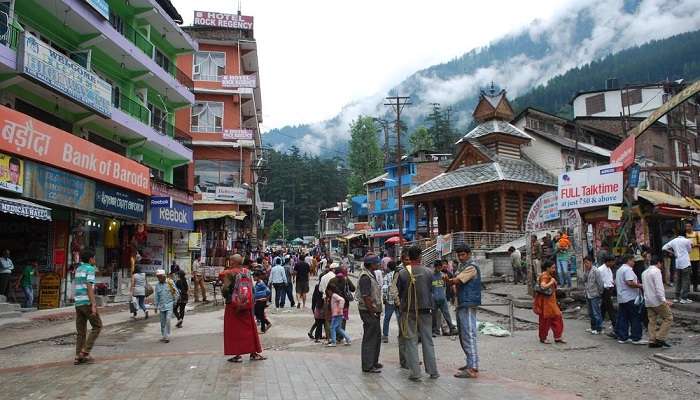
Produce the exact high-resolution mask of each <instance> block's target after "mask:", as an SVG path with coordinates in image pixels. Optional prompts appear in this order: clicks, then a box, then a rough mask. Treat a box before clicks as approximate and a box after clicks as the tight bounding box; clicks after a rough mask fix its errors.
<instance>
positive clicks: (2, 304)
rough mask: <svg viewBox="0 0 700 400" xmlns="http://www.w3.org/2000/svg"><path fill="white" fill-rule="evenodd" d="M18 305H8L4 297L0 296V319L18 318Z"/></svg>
mask: <svg viewBox="0 0 700 400" xmlns="http://www.w3.org/2000/svg"><path fill="white" fill-rule="evenodd" d="M20 308H21V307H20V305H19V304H14V303H8V302H7V298H5V296H0V318H19V317H21V316H22V312H21V311H20Z"/></svg>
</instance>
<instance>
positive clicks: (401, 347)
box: [389, 247, 411, 369]
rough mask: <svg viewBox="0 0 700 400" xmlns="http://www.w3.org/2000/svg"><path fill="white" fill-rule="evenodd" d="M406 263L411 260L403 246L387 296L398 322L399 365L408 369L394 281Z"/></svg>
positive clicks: (396, 288)
mask: <svg viewBox="0 0 700 400" xmlns="http://www.w3.org/2000/svg"><path fill="white" fill-rule="evenodd" d="M407 265H411V260H410V259H409V258H408V247H404V248H403V249H401V264H399V265H397V266H396V270H395V271H394V275H393V276H392V278H391V285H390V286H389V297H391V298H392V300H393V301H394V311H395V312H396V319H398V322H399V333H398V335H397V336H396V338H397V342H398V344H399V365H401V368H402V369H408V363H407V362H406V338H404V337H403V335H402V334H401V311H400V308H401V299H400V298H399V288H398V287H397V286H396V283H397V282H398V280H399V273H401V271H403V270H404V269H405V268H406V266H407Z"/></svg>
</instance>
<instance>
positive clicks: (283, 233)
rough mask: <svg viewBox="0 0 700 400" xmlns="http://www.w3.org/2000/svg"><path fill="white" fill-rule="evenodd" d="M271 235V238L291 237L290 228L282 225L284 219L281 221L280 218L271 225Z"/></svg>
mask: <svg viewBox="0 0 700 400" xmlns="http://www.w3.org/2000/svg"><path fill="white" fill-rule="evenodd" d="M269 237H270V240H277V239H282V238H288V237H289V229H287V227H286V226H284V225H282V221H280V220H279V219H278V220H275V222H274V223H273V224H272V226H271V227H270V235H269Z"/></svg>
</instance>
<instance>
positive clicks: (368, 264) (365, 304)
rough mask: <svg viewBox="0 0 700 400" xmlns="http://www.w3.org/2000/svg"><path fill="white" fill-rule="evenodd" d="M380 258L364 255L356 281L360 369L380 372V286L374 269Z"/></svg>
mask: <svg viewBox="0 0 700 400" xmlns="http://www.w3.org/2000/svg"><path fill="white" fill-rule="evenodd" d="M380 264H381V260H380V259H379V257H377V256H375V255H368V256H367V257H365V260H364V266H363V267H362V269H361V271H360V278H359V279H358V281H357V286H359V290H358V291H357V292H356V293H357V294H356V296H357V309H358V310H359V311H360V318H362V330H363V331H362V371H363V372H366V373H375V374H376V373H379V372H382V371H381V369H382V364H380V363H379V351H380V349H381V345H382V330H381V324H380V317H381V315H382V288H381V285H380V284H379V282H378V281H377V277H376V276H375V275H374V271H375V270H377V269H378V268H379V267H380Z"/></svg>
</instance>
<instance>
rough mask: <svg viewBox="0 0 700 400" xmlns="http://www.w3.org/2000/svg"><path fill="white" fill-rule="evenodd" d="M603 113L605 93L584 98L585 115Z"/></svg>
mask: <svg viewBox="0 0 700 400" xmlns="http://www.w3.org/2000/svg"><path fill="white" fill-rule="evenodd" d="M603 111H605V93H601V94H596V95H594V96H590V97H586V115H593V114H598V113H601V112H603Z"/></svg>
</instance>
